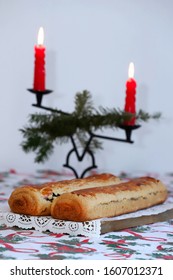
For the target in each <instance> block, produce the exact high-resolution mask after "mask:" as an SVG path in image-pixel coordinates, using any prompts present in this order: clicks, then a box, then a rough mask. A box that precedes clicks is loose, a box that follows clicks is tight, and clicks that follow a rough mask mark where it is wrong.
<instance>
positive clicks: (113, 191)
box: [51, 177, 167, 222]
mask: <svg viewBox="0 0 173 280" xmlns="http://www.w3.org/2000/svg"><path fill="white" fill-rule="evenodd" d="M166 198H167V189H166V187H165V186H164V184H163V183H162V182H161V181H160V180H156V179H154V178H151V177H140V178H136V179H133V180H130V181H128V182H125V183H120V184H118V185H112V186H105V187H99V188H90V189H83V190H76V191H73V192H71V193H66V194H62V195H61V196H60V197H57V198H56V199H54V201H53V203H52V205H51V216H52V217H53V218H56V219H60V220H70V221H76V222H84V221H89V220H95V219H99V218H104V217H113V216H118V215H122V214H126V213H130V212H134V211H137V210H140V209H144V208H148V207H150V206H154V205H156V204H160V203H163V202H164V201H165V200H166Z"/></svg>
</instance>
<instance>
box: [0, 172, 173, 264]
mask: <svg viewBox="0 0 173 280" xmlns="http://www.w3.org/2000/svg"><path fill="white" fill-rule="evenodd" d="M116 175H117V174H116ZM142 175H148V176H153V177H155V178H158V179H161V180H162V181H163V182H164V183H165V184H166V185H167V186H169V188H170V187H171V188H173V174H170V173H169V174H164V175H160V174H150V173H147V172H145V173H144V172H140V173H135V174H127V173H123V172H122V173H121V174H119V176H121V177H123V178H127V179H128V178H133V177H136V176H142ZM64 176H65V177H66V178H67V177H68V176H69V177H70V174H62V173H58V172H54V171H49V170H39V171H37V172H36V173H35V174H22V173H19V172H17V171H15V170H9V171H5V172H0V209H1V208H3V205H5V204H7V199H8V197H9V195H10V193H11V191H12V190H13V188H15V187H17V186H20V185H24V184H30V183H32V184H33V183H42V182H46V181H52V180H61V179H62V178H63V177H64ZM0 259H6V260H7V259H11V260H34V259H35V260H39V259H42V260H45V259H49V260H56V259H57V260H64V259H68V260H70V259H73V260H79V259H84V260H92V259H93V260H103V259H105V260H127V259H129V260H134V259H136V260H156V259H158V260H173V219H171V220H168V221H165V222H158V223H155V224H151V225H143V226H139V227H134V228H129V229H124V230H121V231H116V232H109V233H106V234H103V235H101V236H100V237H94V238H93V237H91V238H87V237H84V236H69V235H67V234H56V233H50V232H44V233H43V232H39V231H36V230H32V229H30V230H23V229H20V228H18V227H11V228H9V227H7V226H5V225H0Z"/></svg>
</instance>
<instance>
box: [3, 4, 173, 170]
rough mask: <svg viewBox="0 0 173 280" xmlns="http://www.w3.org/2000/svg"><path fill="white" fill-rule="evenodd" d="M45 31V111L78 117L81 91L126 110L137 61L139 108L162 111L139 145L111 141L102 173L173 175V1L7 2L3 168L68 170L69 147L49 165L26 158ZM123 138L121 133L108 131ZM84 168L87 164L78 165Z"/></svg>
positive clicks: (139, 135) (102, 156)
mask: <svg viewBox="0 0 173 280" xmlns="http://www.w3.org/2000/svg"><path fill="white" fill-rule="evenodd" d="M40 26H43V27H44V31H45V46H46V51H47V53H46V71H47V77H46V79H47V88H49V89H53V91H54V92H53V93H52V94H51V95H49V96H46V97H45V99H44V102H43V105H45V106H53V107H56V108H58V109H62V110H65V111H69V112H70V111H73V108H74V102H73V101H74V95H75V93H76V92H77V91H82V90H84V89H87V90H89V91H90V92H91V93H92V95H93V99H94V102H95V106H96V107H97V106H99V105H103V106H105V107H110V108H112V107H117V108H123V107H124V99H125V82H126V80H127V70H128V65H129V62H130V61H133V62H134V64H135V79H136V81H137V84H138V87H137V102H136V106H137V109H143V110H145V111H147V112H149V113H154V112H158V111H159V112H162V115H163V118H162V120H160V121H159V122H157V121H156V122H155V121H150V122H149V123H143V124H142V127H141V128H140V129H139V130H137V131H136V132H135V133H134V135H133V140H134V141H135V144H133V145H131V144H124V143H119V142H111V141H103V147H104V150H102V151H99V152H97V156H96V159H97V165H98V166H99V169H100V170H104V171H107V170H109V171H113V172H114V173H118V172H120V171H126V172H129V171H136V170H146V171H148V172H150V171H151V172H152V171H154V172H170V171H173V155H172V148H173V110H172V108H173V1H172V0H49V1H48V0H47V1H46V0H30V1H26V0H11V1H10V0H0V86H1V90H0V131H1V133H0V170H7V169H10V168H15V169H17V170H18V171H27V172H32V171H34V170H36V169H42V168H48V169H54V170H61V169H62V164H64V163H65V157H66V153H67V151H68V149H69V148H70V147H71V146H70V144H69V145H62V146H57V147H56V148H55V151H54V154H53V155H52V157H51V158H50V159H49V160H48V161H47V162H46V163H45V164H39V165H38V164H36V163H34V154H32V153H29V154H25V153H24V152H23V151H22V149H21V147H20V143H21V141H22V135H21V133H20V132H19V129H20V128H22V127H23V126H24V125H26V124H27V120H28V116H29V114H30V113H35V112H39V109H36V108H34V107H32V106H31V104H32V103H34V101H35V100H34V95H32V94H30V93H29V92H28V91H27V90H26V89H27V88H31V87H32V83H33V66H34V45H35V43H36V38H37V32H38V29H39V27H40ZM105 133H106V134H108V135H110V136H115V137H118V136H123V135H122V133H121V132H119V131H112V130H109V131H106V132H105ZM76 168H77V169H80V168H81V166H80V164H78V163H76Z"/></svg>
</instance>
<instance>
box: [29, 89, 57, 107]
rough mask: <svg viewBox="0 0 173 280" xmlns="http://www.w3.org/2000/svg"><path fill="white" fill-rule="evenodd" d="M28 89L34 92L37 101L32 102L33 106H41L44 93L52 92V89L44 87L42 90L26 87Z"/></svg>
mask: <svg viewBox="0 0 173 280" xmlns="http://www.w3.org/2000/svg"><path fill="white" fill-rule="evenodd" d="M28 91H30V92H32V93H34V94H35V96H36V101H37V103H36V104H34V105H33V106H36V107H41V103H42V99H43V96H44V95H45V94H49V93H51V92H52V90H49V89H46V90H44V91H39V90H34V89H31V88H28Z"/></svg>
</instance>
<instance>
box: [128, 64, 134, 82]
mask: <svg viewBox="0 0 173 280" xmlns="http://www.w3.org/2000/svg"><path fill="white" fill-rule="evenodd" d="M134 72H135V68H134V63H133V62H130V64H129V72H128V74H129V78H133V77H134Z"/></svg>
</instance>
